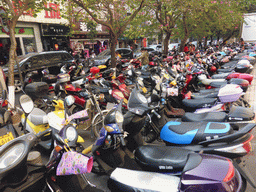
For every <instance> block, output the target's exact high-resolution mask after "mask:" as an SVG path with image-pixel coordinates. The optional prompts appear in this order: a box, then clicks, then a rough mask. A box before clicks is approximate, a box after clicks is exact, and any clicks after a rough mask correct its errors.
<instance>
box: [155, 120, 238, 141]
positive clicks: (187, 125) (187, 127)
mask: <svg viewBox="0 0 256 192" xmlns="http://www.w3.org/2000/svg"><path fill="white" fill-rule="evenodd" d="M232 132H233V129H232V128H231V125H230V124H229V123H221V122H176V121H170V122H168V123H166V124H165V125H164V126H163V128H162V130H161V132H160V138H161V139H162V140H163V141H165V142H168V144H173V145H177V144H179V145H189V144H198V143H199V142H201V141H206V140H211V139H215V138H219V137H223V136H226V135H229V134H230V133H232Z"/></svg>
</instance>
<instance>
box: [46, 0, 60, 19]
mask: <svg viewBox="0 0 256 192" xmlns="http://www.w3.org/2000/svg"><path fill="white" fill-rule="evenodd" d="M45 7H46V8H50V9H51V10H50V11H46V10H45V18H51V19H61V17H60V6H59V5H57V4H54V3H47V4H46V5H45Z"/></svg>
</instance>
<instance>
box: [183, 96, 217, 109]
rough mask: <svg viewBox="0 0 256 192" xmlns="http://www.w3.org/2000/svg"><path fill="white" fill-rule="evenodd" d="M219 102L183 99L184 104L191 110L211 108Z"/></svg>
mask: <svg viewBox="0 0 256 192" xmlns="http://www.w3.org/2000/svg"><path fill="white" fill-rule="evenodd" d="M216 102H217V98H201V99H183V100H182V103H183V104H184V105H185V106H186V107H189V108H195V109H199V108H204V107H211V106H213V105H214V104H215V103H216Z"/></svg>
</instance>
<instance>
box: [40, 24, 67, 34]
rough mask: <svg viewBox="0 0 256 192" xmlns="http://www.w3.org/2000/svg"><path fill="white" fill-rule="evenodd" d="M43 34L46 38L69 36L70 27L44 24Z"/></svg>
mask: <svg viewBox="0 0 256 192" xmlns="http://www.w3.org/2000/svg"><path fill="white" fill-rule="evenodd" d="M41 26H42V34H43V35H44V36H47V35H48V36H57V35H62V36H63V35H67V34H68V32H69V27H66V26H63V25H54V24H42V25H41Z"/></svg>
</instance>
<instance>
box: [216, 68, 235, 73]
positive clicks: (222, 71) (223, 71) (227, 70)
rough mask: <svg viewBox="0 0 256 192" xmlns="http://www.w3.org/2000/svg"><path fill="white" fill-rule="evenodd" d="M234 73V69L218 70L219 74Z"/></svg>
mask: <svg viewBox="0 0 256 192" xmlns="http://www.w3.org/2000/svg"><path fill="white" fill-rule="evenodd" d="M232 71H234V69H233V68H227V69H218V70H217V72H218V73H231V72H232Z"/></svg>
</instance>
